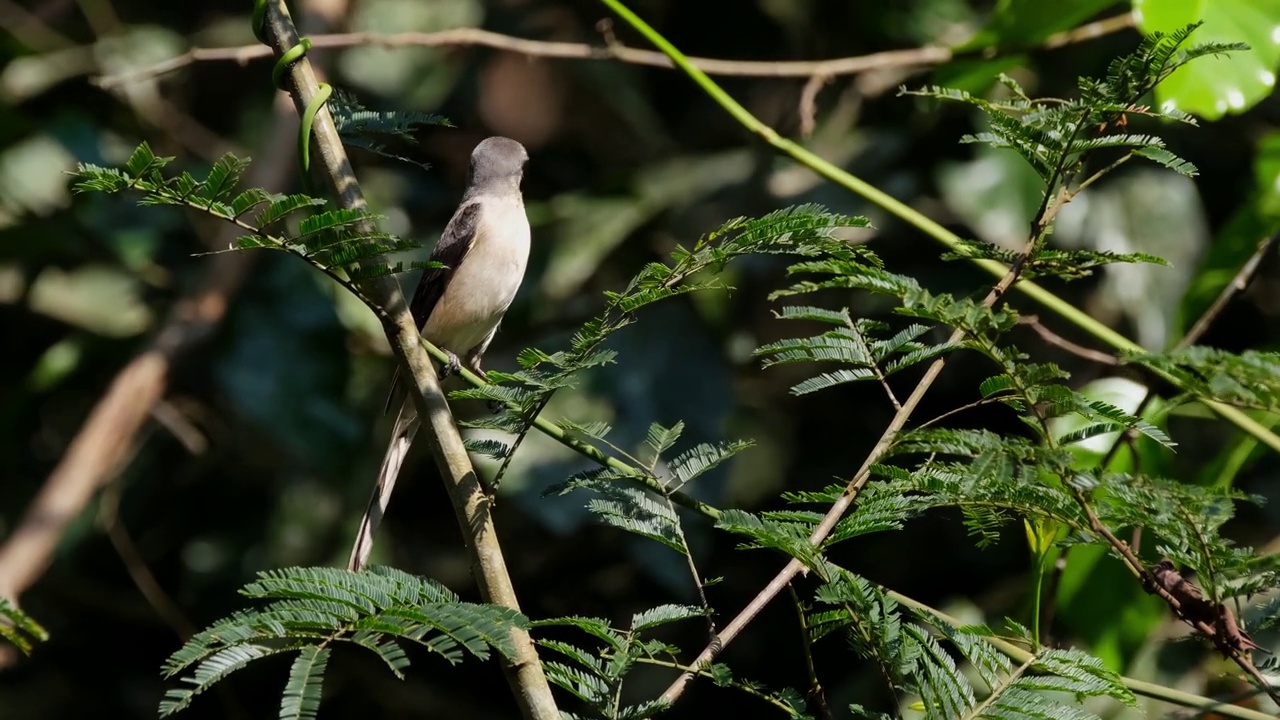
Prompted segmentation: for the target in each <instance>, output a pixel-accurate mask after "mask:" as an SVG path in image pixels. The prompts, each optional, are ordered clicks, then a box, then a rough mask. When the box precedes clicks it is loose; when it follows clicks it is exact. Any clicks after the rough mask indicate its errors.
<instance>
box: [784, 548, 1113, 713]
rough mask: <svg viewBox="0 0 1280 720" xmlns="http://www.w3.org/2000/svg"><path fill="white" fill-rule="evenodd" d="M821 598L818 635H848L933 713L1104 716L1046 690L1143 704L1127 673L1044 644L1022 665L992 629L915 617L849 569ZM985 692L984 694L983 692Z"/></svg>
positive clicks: (1021, 637)
mask: <svg viewBox="0 0 1280 720" xmlns="http://www.w3.org/2000/svg"><path fill="white" fill-rule="evenodd" d="M816 599H817V602H818V604H819V605H820V606H821V607H820V609H815V610H812V611H811V612H810V613H809V614H808V617H807V620H806V625H807V626H808V627H809V628H810V635H811V637H812V639H813V640H814V641H818V640H821V639H823V638H826V637H830V636H843V637H844V638H845V640H846V642H848V644H849V646H850V647H851V648H852V649H853V650H854V652H856V653H857V654H859V655H860V656H862V657H864V658H867V659H871V660H873V661H875V663H876V664H877V666H878V667H879V668H880V671H881V673H883V675H884V676H885V679H886V681H888V683H889V685H890V686H891V687H892V688H893V690H894V692H895V694H896V695H898V696H899V698H900V701H903V700H907V699H908V698H910V697H918V698H919V706H920V707H922V708H923V710H924V714H925V717H927V718H937V719H938V720H954V719H955V718H966V719H969V718H1000V719H1001V720H1013V719H1015V718H1016V719H1023V718H1025V719H1027V720H1032V719H1034V720H1041V719H1042V718H1046V717H1054V718H1070V719H1071V720H1077V719H1078V720H1086V719H1088V718H1096V717H1098V716H1097V715H1095V714H1094V713H1092V712H1089V711H1087V710H1085V709H1083V708H1081V707H1078V706H1067V705H1062V704H1060V703H1057V702H1055V701H1054V700H1051V699H1050V698H1048V697H1046V696H1045V694H1044V693H1046V692H1062V693H1069V694H1071V695H1074V696H1075V697H1077V698H1090V697H1093V698H1100V697H1105V698H1112V699H1114V700H1118V701H1120V702H1121V703H1124V704H1125V705H1128V706H1131V707H1132V706H1136V704H1137V702H1136V698H1135V697H1134V696H1133V693H1131V692H1130V691H1129V690H1128V689H1127V688H1125V687H1124V685H1123V684H1122V683H1121V682H1120V678H1119V677H1118V676H1117V675H1116V674H1115V673H1113V672H1111V671H1110V670H1108V669H1106V668H1105V667H1104V666H1103V664H1102V661H1100V660H1098V659H1097V658H1094V657H1092V656H1090V655H1088V654H1087V653H1083V652H1080V651H1078V650H1059V649H1049V648H1042V649H1039V650H1037V651H1036V652H1035V653H1034V654H1032V655H1031V657H1030V658H1029V659H1027V660H1026V661H1025V662H1023V663H1022V664H1021V665H1020V666H1017V667H1015V666H1014V665H1013V662H1012V661H1010V659H1009V658H1008V657H1007V656H1006V654H1005V653H1003V652H1001V651H1000V650H998V649H997V648H996V647H995V646H993V645H992V644H991V642H990V640H991V639H992V638H996V637H998V636H997V634H996V633H995V632H994V631H992V630H991V629H990V628H987V627H985V626H966V627H953V626H952V625H951V624H949V623H947V622H944V621H942V620H941V619H939V618H937V617H934V616H933V615H931V614H928V613H922V614H919V615H918V617H917V620H918V622H910V621H908V620H906V619H904V618H903V611H902V609H901V608H900V606H899V605H898V604H897V603H896V602H895V601H894V600H893V598H891V597H889V596H888V595H887V594H886V593H885V592H884V591H883V590H882V589H881V588H879V587H877V586H876V585H874V584H872V583H870V582H868V581H867V580H866V579H864V578H861V577H858V576H856V575H853V574H851V573H848V572H847V571H840V573H839V574H838V575H837V576H835V577H834V578H832V580H831V581H830V582H828V583H827V584H825V585H823V586H822V587H821V588H819V590H818V592H817V598H816ZM1008 623H1009V625H1010V627H1011V630H1012V633H1013V636H1012V638H1011V639H1013V640H1015V641H1017V642H1019V643H1024V644H1030V638H1029V637H1028V632H1027V630H1026V629H1025V628H1023V627H1021V626H1020V625H1018V624H1017V623H1015V622H1013V621H1008ZM1002 639H1004V638H1002ZM961 660H964V661H968V663H969V664H970V665H971V666H972V668H973V670H974V671H975V673H976V675H977V677H978V678H979V679H980V680H981V682H982V684H983V685H985V688H981V687H975V686H974V684H973V683H971V682H970V680H969V678H968V677H967V676H966V674H965V673H964V672H962V671H961V669H960V666H959V661H961ZM984 690H985V696H982V695H980V693H981V692H982V691H984ZM903 696H906V697H903ZM979 698H981V699H979ZM851 710H853V711H854V712H855V714H857V715H858V716H861V717H868V716H871V715H870V714H869V713H866V712H865V711H863V710H862V709H861V708H858V707H854V708H851ZM880 717H883V716H880Z"/></svg>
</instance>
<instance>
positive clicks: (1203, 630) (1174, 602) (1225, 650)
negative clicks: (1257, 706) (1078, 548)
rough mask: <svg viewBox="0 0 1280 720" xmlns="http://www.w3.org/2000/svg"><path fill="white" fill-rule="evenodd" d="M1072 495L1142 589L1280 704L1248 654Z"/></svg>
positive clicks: (1082, 500) (1080, 496) (1081, 495)
mask: <svg viewBox="0 0 1280 720" xmlns="http://www.w3.org/2000/svg"><path fill="white" fill-rule="evenodd" d="M1074 495H1075V498H1076V503H1077V504H1078V505H1079V506H1080V509H1082V510H1084V513H1085V517H1086V518H1087V519H1088V521H1089V527H1090V529H1092V530H1093V531H1094V532H1095V533H1097V534H1098V535H1100V536H1102V538H1103V539H1105V540H1106V541H1107V543H1108V544H1109V545H1111V547H1112V548H1113V549H1114V550H1115V551H1116V552H1117V553H1119V555H1120V557H1121V559H1122V560H1123V561H1124V564H1125V567H1127V568H1128V569H1129V571H1130V572H1131V573H1133V575H1134V576H1135V577H1137V578H1138V579H1139V580H1141V581H1142V585H1143V587H1144V588H1146V589H1147V591H1148V592H1150V593H1152V594H1154V595H1156V596H1158V597H1159V598H1160V599H1161V600H1164V601H1165V603H1166V604H1167V605H1168V606H1169V607H1171V608H1173V610H1174V612H1175V613H1177V614H1178V617H1179V618H1180V619H1181V620H1182V621H1183V622H1185V623H1186V624H1188V625H1190V626H1191V627H1192V628H1194V629H1195V630H1196V632H1198V633H1200V634H1201V635H1203V636H1204V637H1205V638H1206V639H1208V640H1209V641H1210V642H1212V643H1213V644H1214V646H1215V647H1216V648H1217V649H1218V652H1219V653H1221V654H1222V656H1223V657H1225V658H1227V659H1229V660H1231V661H1232V662H1234V663H1235V664H1236V665H1237V666H1238V667H1239V668H1240V669H1241V670H1244V671H1245V673H1246V674H1248V675H1249V677H1251V678H1253V680H1254V682H1256V683H1257V684H1258V687H1259V688H1261V689H1262V690H1263V692H1265V693H1267V695H1269V696H1270V697H1271V699H1272V700H1274V701H1275V702H1276V704H1278V705H1280V688H1277V687H1276V686H1273V685H1272V684H1271V683H1270V681H1268V680H1267V679H1266V677H1265V676H1263V674H1262V673H1261V672H1260V671H1259V670H1258V668H1257V667H1255V666H1254V664H1253V662H1252V661H1250V660H1249V657H1248V655H1246V654H1245V652H1244V651H1242V650H1241V649H1240V648H1238V647H1233V646H1232V645H1231V644H1230V643H1229V641H1228V639H1227V638H1226V636H1225V634H1224V633H1223V632H1222V630H1221V629H1220V628H1218V627H1216V626H1215V625H1213V624H1212V623H1210V622H1208V621H1206V620H1204V619H1203V618H1199V617H1194V616H1192V615H1191V614H1189V613H1187V612H1185V611H1184V609H1183V607H1182V601H1181V600H1180V599H1179V598H1177V597H1176V596H1174V595H1173V594H1172V593H1170V592H1169V591H1168V590H1166V589H1165V588H1164V587H1162V586H1161V585H1160V583H1158V582H1156V581H1155V577H1154V576H1153V575H1152V574H1151V571H1150V570H1148V569H1147V566H1146V565H1145V564H1143V562H1142V561H1141V560H1140V559H1138V556H1137V555H1135V554H1134V552H1133V550H1132V548H1130V547H1129V545H1128V544H1127V543H1126V542H1125V541H1123V540H1121V539H1120V538H1118V537H1116V536H1115V533H1113V532H1111V529H1110V528H1108V527H1107V526H1106V525H1104V524H1103V522H1102V520H1100V519H1099V518H1098V514H1097V513H1096V512H1094V510H1093V506H1092V505H1090V504H1089V501H1088V498H1086V497H1085V495H1084V493H1083V492H1082V491H1080V490H1075V491H1074Z"/></svg>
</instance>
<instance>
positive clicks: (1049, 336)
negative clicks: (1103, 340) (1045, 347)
mask: <svg viewBox="0 0 1280 720" xmlns="http://www.w3.org/2000/svg"><path fill="white" fill-rule="evenodd" d="M1018 324H1020V325H1027V326H1029V327H1030V328H1031V329H1032V330H1035V331H1036V334H1037V335H1039V336H1040V337H1041V339H1043V340H1044V341H1045V342H1047V343H1049V344H1050V345H1056V346H1057V347H1059V348H1062V349H1063V350H1066V351H1067V352H1069V353H1071V354H1072V355H1076V356H1078V357H1082V358H1084V359H1085V360H1089V361H1091V362H1096V363H1098V364H1100V365H1109V366H1111V367H1115V366H1117V365H1119V364H1120V361H1119V360H1117V359H1116V356H1115V355H1108V354H1107V353H1104V352H1102V351H1100V350H1094V349H1092V348H1087V347H1085V346H1083V345H1077V344H1076V343H1073V342H1071V341H1070V340H1068V339H1066V338H1064V337H1062V336H1061V335H1059V334H1057V333H1055V332H1054V331H1052V330H1050V329H1049V328H1048V327H1045V325H1044V324H1043V323H1041V322H1040V318H1039V317H1037V316H1035V315H1024V316H1022V317H1020V318H1018Z"/></svg>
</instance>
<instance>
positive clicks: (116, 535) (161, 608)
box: [98, 446, 196, 641]
mask: <svg viewBox="0 0 1280 720" xmlns="http://www.w3.org/2000/svg"><path fill="white" fill-rule="evenodd" d="M136 447H137V446H135V450H136ZM120 494H121V488H120V483H118V482H117V483H114V484H112V485H110V486H108V488H107V490H106V491H104V492H103V494H102V503H101V505H100V506H99V508H98V522H99V524H100V525H101V526H102V527H103V529H104V530H105V531H106V533H107V538H108V539H109V540H110V541H111V545H112V547H114V548H115V549H116V554H118V555H119V556H120V560H121V562H123V563H124V567H125V570H126V571H127V572H128V573H129V577H130V578H131V579H132V580H133V584H134V586H135V587H137V588H138V592H140V593H142V597H143V598H145V599H146V601H147V603H149V604H150V605H151V607H152V608H153V609H154V610H155V611H156V614H158V615H159V616H160V617H161V618H162V619H163V620H164V621H165V622H166V623H168V625H169V627H171V628H173V631H174V632H175V633H176V634H177V635H178V637H179V638H180V639H181V640H183V641H186V640H187V638H190V637H191V636H192V635H194V634H195V632H196V629H195V626H194V625H192V624H191V621H190V620H188V619H187V616H186V615H185V614H184V613H183V612H182V608H180V607H179V606H178V603H176V602H175V601H174V599H173V597H172V596H171V595H169V593H168V592H166V591H165V589H164V586H162V585H161V584H160V581H159V580H156V576H155V573H153V572H151V568H150V567H149V566H148V565H147V561H146V560H145V559H144V558H143V557H142V553H141V552H139V550H138V546H137V544H136V543H134V541H133V536H132V535H130V534H129V530H128V528H126V527H125V526H124V523H123V521H121V520H120Z"/></svg>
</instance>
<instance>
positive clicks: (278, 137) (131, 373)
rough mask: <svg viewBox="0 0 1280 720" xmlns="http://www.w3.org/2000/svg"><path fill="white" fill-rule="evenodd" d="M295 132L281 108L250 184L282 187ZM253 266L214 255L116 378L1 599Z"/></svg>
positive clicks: (4, 567) (111, 463) (56, 483)
mask: <svg viewBox="0 0 1280 720" xmlns="http://www.w3.org/2000/svg"><path fill="white" fill-rule="evenodd" d="M293 132H294V123H293V121H292V120H291V119H290V117H289V115H288V107H287V106H284V105H281V106H280V107H279V108H278V109H277V111H276V113H275V120H274V121H273V122H272V124H271V126H270V128H269V129H268V130H266V131H265V132H264V133H263V143H264V146H265V147H267V148H272V152H269V153H263V155H264V160H263V162H261V163H255V164H254V165H253V167H252V168H251V169H250V171H249V172H250V175H249V177H248V182H250V183H252V184H253V185H255V186H268V187H271V186H278V185H281V184H283V183H284V181H285V179H286V178H287V177H288V174H289V171H290V168H291V165H292V163H293V154H292V152H291V149H292V148H293V143H291V142H290V141H289V138H290V137H291V136H292V135H293ZM235 238H236V228H235V227H234V226H229V227H228V229H226V230H224V231H222V233H221V234H219V235H218V236H216V237H215V238H214V240H213V243H212V244H213V245H214V246H215V247H216V246H221V247H225V246H227V245H229V244H231V243H233V242H234V241H235ZM252 263H253V259H252V256H250V255H247V254H244V253H231V254H225V255H219V256H218V257H217V258H216V259H215V260H214V261H213V263H212V265H211V266H210V267H209V269H208V272H207V274H206V275H205V276H204V279H203V280H202V281H201V283H200V284H199V285H198V286H197V287H196V288H194V289H193V290H192V291H191V292H190V293H188V294H187V295H185V296H184V297H182V298H181V299H179V300H178V302H177V303H176V304H175V305H174V308H173V310H172V311H171V312H170V314H169V317H168V318H167V319H166V320H165V323H164V325H163V326H162V327H161V328H160V330H159V332H158V333H157V334H156V336H155V338H154V339H153V340H152V341H151V343H150V344H149V346H148V347H147V348H146V349H145V350H143V352H142V353H141V354H139V355H138V356H137V357H135V358H134V359H133V360H131V361H130V362H129V364H127V365H125V366H124V367H123V368H121V369H120V372H118V373H117V374H116V376H115V379H114V380H112V381H111V384H110V385H109V386H108V388H107V390H106V392H105V393H104V394H103V396H102V398H101V399H100V400H99V401H98V403H97V404H96V405H95V406H94V408H93V410H92V411H90V413H89V417H88V418H87V419H86V420H85V422H84V425H83V426H81V428H80V431H79V432H78V433H77V434H76V436H75V438H74V439H73V440H72V441H71V444H70V445H69V446H68V447H67V451H66V453H65V454H64V455H63V456H62V459H61V460H59V461H58V464H57V466H56V467H54V469H53V472H52V473H50V475H49V477H48V479H46V480H45V482H44V485H43V486H42V487H41V489H40V491H39V492H38V493H37V494H36V497H35V498H34V499H33V500H32V502H31V505H30V506H29V507H28V508H27V511H26V513H25V514H24V516H23V518H22V521H21V522H20V523H19V524H18V526H17V527H16V528H15V529H14V531H13V532H12V533H11V534H10V535H9V537H8V539H7V540H6V541H5V543H4V545H3V546H2V547H0V596H3V597H8V598H12V599H15V600H16V599H17V598H18V596H20V595H21V594H22V593H23V592H25V591H26V590H27V588H29V587H31V585H32V584H34V583H35V582H36V581H37V580H38V579H39V578H40V576H41V575H42V574H44V571H45V569H46V568H47V567H48V566H49V563H50V561H51V559H52V556H53V553H54V550H55V549H56V548H57V545H58V542H59V541H60V540H61V538H62V536H63V534H64V533H65V532H66V530H67V527H68V525H69V523H70V522H71V521H72V520H74V519H75V518H76V517H77V516H78V515H79V514H80V513H81V512H82V511H83V510H84V508H85V506H86V505H88V503H89V500H90V499H91V498H92V497H93V495H94V493H96V492H97V491H98V490H99V489H100V488H101V487H102V486H103V485H105V484H106V483H108V482H110V480H111V479H112V478H113V477H115V476H116V474H117V473H118V472H119V471H120V470H121V468H122V466H123V464H124V463H125V461H126V458H127V454H128V452H129V449H130V448H132V447H134V445H135V440H134V438H135V437H136V436H137V434H138V432H139V431H140V430H141V429H142V427H143V424H144V423H145V422H146V421H147V419H148V418H149V417H151V413H152V411H153V410H154V408H155V407H156V404H157V403H158V402H160V400H161V398H163V397H164V394H165V391H166V389H167V387H168V383H169V377H170V376H171V374H172V373H173V371H174V368H175V366H176V365H177V364H178V363H180V362H181V361H182V358H183V357H185V356H186V355H187V354H188V353H189V352H191V350H192V349H193V348H196V347H198V346H200V345H201V344H203V343H204V342H205V341H206V340H207V339H208V338H209V337H210V336H211V335H212V334H213V332H214V331H215V330H216V329H217V327H218V325H219V324H220V323H221V322H222V319H223V317H225V315H226V312H227V309H228V307H230V304H231V301H232V298H234V296H235V295H236V293H237V292H238V291H239V289H240V287H241V286H242V285H243V284H244V282H245V280H246V279H247V278H248V275H249V270H250V268H251V266H252Z"/></svg>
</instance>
